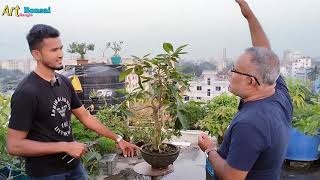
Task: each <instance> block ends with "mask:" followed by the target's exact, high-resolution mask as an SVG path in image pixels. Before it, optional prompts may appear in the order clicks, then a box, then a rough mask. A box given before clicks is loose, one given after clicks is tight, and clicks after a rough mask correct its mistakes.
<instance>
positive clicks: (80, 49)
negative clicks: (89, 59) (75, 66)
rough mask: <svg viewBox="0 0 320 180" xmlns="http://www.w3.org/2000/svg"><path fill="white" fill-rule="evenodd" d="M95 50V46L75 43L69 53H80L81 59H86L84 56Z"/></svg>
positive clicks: (70, 47)
mask: <svg viewBox="0 0 320 180" xmlns="http://www.w3.org/2000/svg"><path fill="white" fill-rule="evenodd" d="M93 50H94V44H87V43H77V42H73V43H71V44H70V45H69V49H68V52H69V53H71V54H74V53H78V54H80V58H81V59H84V55H85V54H86V53H87V51H93Z"/></svg>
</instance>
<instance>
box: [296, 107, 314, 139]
mask: <svg viewBox="0 0 320 180" xmlns="http://www.w3.org/2000/svg"><path fill="white" fill-rule="evenodd" d="M292 125H293V127H295V128H297V129H298V130H299V131H301V132H303V133H304V134H306V135H310V136H316V135H319V134H320V132H319V130H320V105H319V104H314V105H310V104H307V105H306V106H305V107H304V108H303V109H296V110H294V116H293V122H292Z"/></svg>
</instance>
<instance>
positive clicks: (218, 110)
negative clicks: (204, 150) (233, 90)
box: [199, 94, 238, 143]
mask: <svg viewBox="0 0 320 180" xmlns="http://www.w3.org/2000/svg"><path fill="white" fill-rule="evenodd" d="M237 106H238V99H237V97H236V96H230V95H227V94H222V95H220V96H216V97H214V98H213V99H212V100H211V101H210V102H209V103H208V105H207V108H208V112H207V115H206V116H205V118H204V119H203V120H201V121H200V123H199V124H200V127H201V129H202V130H205V131H209V134H211V135H214V136H215V137H216V138H217V140H218V143H222V141H223V136H224V133H225V131H226V129H227V127H228V126H229V124H230V122H231V120H232V118H233V117H234V115H235V114H236V112H237V111H238V109H237Z"/></svg>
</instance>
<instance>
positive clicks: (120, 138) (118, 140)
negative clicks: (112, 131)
mask: <svg viewBox="0 0 320 180" xmlns="http://www.w3.org/2000/svg"><path fill="white" fill-rule="evenodd" d="M122 139H123V138H122V136H120V135H117V139H116V141H117V143H119V142H120V141H121V140H122Z"/></svg>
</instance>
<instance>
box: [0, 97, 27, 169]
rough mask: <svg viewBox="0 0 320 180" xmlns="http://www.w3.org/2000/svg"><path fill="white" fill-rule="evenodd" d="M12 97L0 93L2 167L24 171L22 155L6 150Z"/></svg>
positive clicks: (0, 151)
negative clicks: (13, 154) (9, 152)
mask: <svg viewBox="0 0 320 180" xmlns="http://www.w3.org/2000/svg"><path fill="white" fill-rule="evenodd" d="M10 101H11V97H6V96H3V95H0V169H1V168H3V167H4V166H7V167H10V169H12V170H20V171H21V172H24V165H25V164H24V161H23V160H22V158H20V157H16V156H10V155H9V154H8V153H7V152H6V136H7V129H8V128H7V125H8V122H9V116H10Z"/></svg>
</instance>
